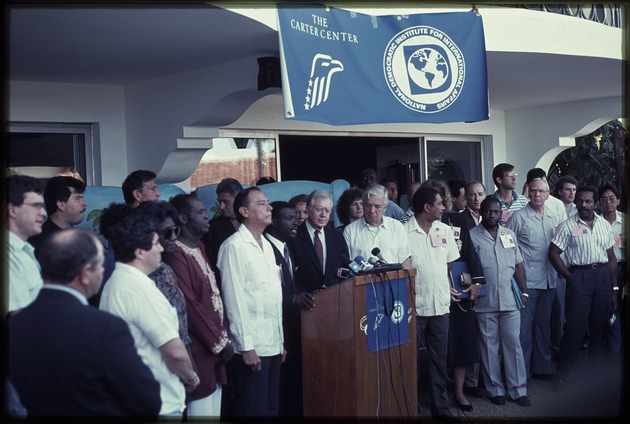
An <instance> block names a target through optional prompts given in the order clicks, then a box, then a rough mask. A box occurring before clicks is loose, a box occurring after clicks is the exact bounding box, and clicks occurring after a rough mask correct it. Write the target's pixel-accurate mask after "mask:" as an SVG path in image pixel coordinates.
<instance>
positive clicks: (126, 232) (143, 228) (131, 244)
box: [108, 209, 158, 263]
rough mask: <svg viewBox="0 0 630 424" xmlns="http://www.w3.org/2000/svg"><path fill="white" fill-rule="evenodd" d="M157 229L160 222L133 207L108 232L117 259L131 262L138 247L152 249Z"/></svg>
mask: <svg viewBox="0 0 630 424" xmlns="http://www.w3.org/2000/svg"><path fill="white" fill-rule="evenodd" d="M157 231H158V223H157V221H156V220H155V219H147V216H146V215H143V214H141V213H137V212H136V209H132V210H131V211H130V212H129V213H128V214H127V215H125V216H124V217H123V218H122V220H121V221H120V222H118V223H117V224H115V225H114V226H112V227H111V228H110V229H109V232H108V235H109V240H110V242H111V244H112V247H113V248H114V254H115V257H116V260H117V261H119V262H122V263H129V262H132V261H133V260H134V259H135V258H136V253H135V251H136V249H141V250H151V247H152V246H153V234H154V233H157Z"/></svg>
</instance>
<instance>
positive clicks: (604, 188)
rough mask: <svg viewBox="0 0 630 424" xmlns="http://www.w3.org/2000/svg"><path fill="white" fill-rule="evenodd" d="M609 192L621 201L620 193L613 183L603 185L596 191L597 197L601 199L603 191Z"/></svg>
mask: <svg viewBox="0 0 630 424" xmlns="http://www.w3.org/2000/svg"><path fill="white" fill-rule="evenodd" d="M607 190H610V191H612V192H613V194H614V195H615V197H616V198H617V199H621V192H620V191H619V189H618V188H617V186H616V185H615V184H613V183H604V184H602V185H601V186H600V187H599V188H598V189H597V197H602V194H604V192H605V191H607Z"/></svg>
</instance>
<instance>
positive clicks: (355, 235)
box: [343, 216, 411, 264]
mask: <svg viewBox="0 0 630 424" xmlns="http://www.w3.org/2000/svg"><path fill="white" fill-rule="evenodd" d="M343 237H344V238H345V239H346V243H347V244H348V250H349V253H350V259H352V258H356V257H357V256H363V258H364V259H365V260H366V261H367V260H368V258H369V257H370V256H374V255H372V249H374V248H375V247H378V248H379V249H380V251H381V255H383V258H384V259H385V261H387V262H389V263H391V264H396V263H403V262H404V261H405V260H406V259H407V258H409V257H410V256H411V251H410V250H409V241H408V240H407V234H406V231H405V228H404V227H403V224H401V223H400V222H399V221H397V220H395V219H393V218H390V217H388V216H384V217H383V221H382V222H381V225H379V226H376V227H373V226H371V225H370V224H368V223H367V222H365V219H364V218H360V219H357V220H356V221H354V222H353V223H351V224H348V225H347V226H346V229H345V230H343Z"/></svg>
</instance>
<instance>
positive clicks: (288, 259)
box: [284, 243, 293, 275]
mask: <svg viewBox="0 0 630 424" xmlns="http://www.w3.org/2000/svg"><path fill="white" fill-rule="evenodd" d="M284 261H285V262H286V263H287V268H289V273H290V274H291V275H293V269H292V267H291V256H290V255H289V246H287V244H286V243H285V244H284Z"/></svg>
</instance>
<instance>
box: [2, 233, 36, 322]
mask: <svg viewBox="0 0 630 424" xmlns="http://www.w3.org/2000/svg"><path fill="white" fill-rule="evenodd" d="M7 232H8V233H9V237H8V240H7V241H8V243H7V244H8V249H7V250H8V252H9V312H11V311H15V310H16V309H21V308H23V307H25V306H28V305H29V304H30V303H31V302H32V301H33V300H35V298H36V297H37V294H38V293H39V290H40V289H41V287H42V285H43V284H44V282H43V281H42V276H41V274H40V267H39V262H37V259H35V249H34V248H33V246H31V245H30V244H29V243H27V242H25V241H24V240H22V239H21V238H19V237H18V236H17V235H16V234H14V233H13V232H12V231H7Z"/></svg>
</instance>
